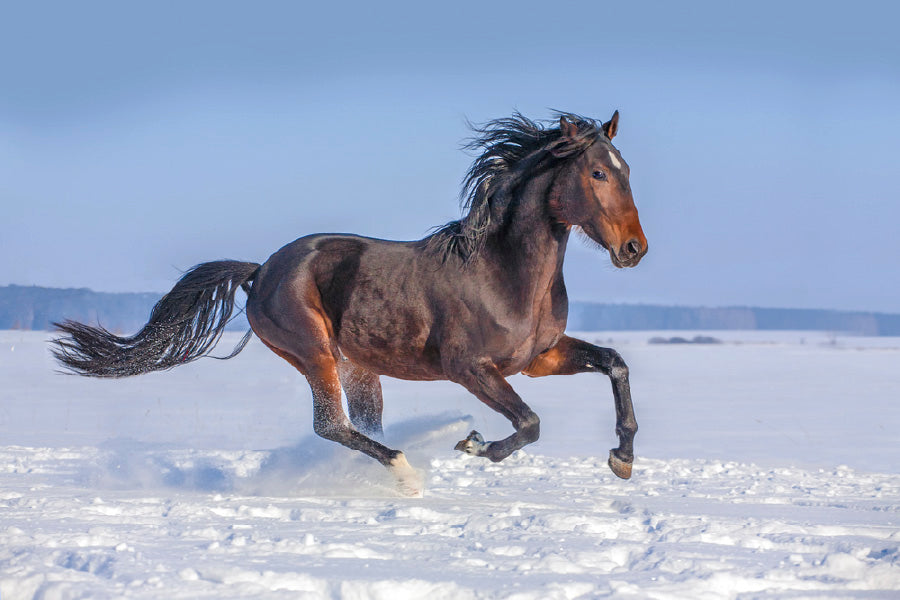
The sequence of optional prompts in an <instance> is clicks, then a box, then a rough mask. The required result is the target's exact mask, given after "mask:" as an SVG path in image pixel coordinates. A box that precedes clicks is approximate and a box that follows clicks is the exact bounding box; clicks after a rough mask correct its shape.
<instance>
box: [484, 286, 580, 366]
mask: <svg viewBox="0 0 900 600" xmlns="http://www.w3.org/2000/svg"><path fill="white" fill-rule="evenodd" d="M557 308H558V307H557ZM565 329H566V318H565V313H564V312H563V313H560V312H559V311H558V310H556V311H554V310H553V306H552V305H551V304H550V303H547V305H546V306H542V307H541V310H538V311H536V312H535V313H534V314H533V315H532V316H531V317H530V318H525V319H523V320H521V321H519V323H518V325H517V327H516V328H515V330H514V332H511V335H510V336H509V337H508V338H507V345H506V349H505V350H506V351H505V352H501V353H499V355H498V356H495V358H494V361H495V363H496V364H497V367H498V368H499V369H500V371H501V372H502V373H503V374H504V375H510V374H514V373H518V372H519V371H521V370H522V369H524V368H525V367H527V366H528V365H529V364H530V363H531V361H532V360H534V358H535V357H536V356H537V355H538V354H540V353H542V352H544V351H546V350H548V349H549V348H552V347H553V346H555V345H556V343H557V342H558V341H559V338H560V337H561V336H562V335H563V333H564V332H565Z"/></svg>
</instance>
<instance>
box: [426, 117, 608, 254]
mask: <svg viewBox="0 0 900 600" xmlns="http://www.w3.org/2000/svg"><path fill="white" fill-rule="evenodd" d="M555 115H556V118H555V119H554V120H553V121H549V122H546V124H545V123H544V122H540V121H532V120H531V119H529V118H527V117H525V116H523V115H522V114H521V113H519V112H515V113H513V115H512V116H511V117H508V118H502V119H495V120H493V121H488V122H487V123H485V124H484V125H480V126H479V125H473V124H471V123H469V127H470V128H471V129H472V131H473V132H475V134H476V135H475V136H474V137H472V138H470V139H469V140H468V141H467V142H466V144H465V145H464V146H463V147H464V148H465V149H466V150H470V151H479V150H480V151H481V154H480V155H479V156H478V158H476V159H475V161H474V162H473V163H472V166H471V167H469V170H468V172H467V173H466V176H465V178H464V180H463V187H462V191H461V192H460V197H461V202H462V209H463V210H464V211H466V214H465V216H463V217H462V218H461V219H458V220H456V221H451V222H449V223H447V224H446V225H443V226H440V227H438V228H436V231H435V232H434V233H433V234H431V235H430V236H428V237H427V238H426V239H425V243H426V248H427V249H428V250H429V251H431V252H434V253H435V254H438V255H439V256H440V257H441V259H442V260H443V261H446V260H448V259H449V258H450V257H452V256H455V257H457V258H458V259H459V260H461V261H462V262H463V263H464V264H467V263H469V262H471V261H472V260H474V259H475V258H476V257H477V256H478V251H479V250H480V249H481V246H482V245H483V242H484V237H485V234H486V232H487V231H488V229H489V228H490V226H491V223H492V212H493V209H494V208H495V207H496V203H495V199H496V198H497V197H498V196H499V195H500V193H501V191H502V190H513V189H515V188H516V187H518V186H519V185H520V184H521V183H523V182H524V181H525V180H527V179H529V178H530V177H532V176H534V175H535V170H534V169H535V167H537V166H538V165H539V164H540V163H541V162H542V161H544V159H546V158H548V157H552V158H554V159H557V160H554V161H553V163H552V165H553V166H555V165H556V164H558V161H559V160H560V159H568V158H571V157H573V156H577V155H578V154H580V153H581V152H583V151H584V150H585V149H587V148H588V147H589V146H590V145H591V144H593V143H594V142H595V141H596V140H597V138H598V137H599V136H601V135H604V133H603V129H602V127H601V124H600V123H599V122H598V121H595V120H594V119H589V118H587V117H582V116H580V115H576V114H573V113H565V112H556V113H555ZM560 118H564V119H566V120H567V121H569V122H570V123H573V124H574V125H575V126H576V127H577V128H578V135H576V136H575V137H572V138H568V137H564V136H563V135H562V132H561V131H560V128H559V119H560ZM552 123H556V126H555V127H551V126H550V125H551V124H552Z"/></svg>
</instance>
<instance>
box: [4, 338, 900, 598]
mask: <svg viewBox="0 0 900 600" xmlns="http://www.w3.org/2000/svg"><path fill="white" fill-rule="evenodd" d="M703 334H704V335H714V336H715V337H718V338H720V339H722V340H723V341H724V342H725V343H723V344H716V345H693V344H691V345H654V344H647V340H648V339H650V338H651V337H654V336H656V335H664V336H670V335H674V333H672V332H631V333H622V332H614V333H586V334H583V337H584V338H586V339H589V340H591V341H597V340H599V341H601V342H602V343H603V344H605V345H610V346H612V347H615V348H617V349H618V350H619V351H620V352H621V354H622V355H623V356H624V358H625V359H626V361H627V362H628V363H629V366H630V370H631V377H632V388H633V393H634V398H635V408H636V414H637V417H638V422H639V424H640V427H641V428H640V431H639V432H638V434H637V437H636V440H635V442H636V445H635V448H636V453H637V458H636V461H635V465H634V474H633V476H632V479H631V480H628V481H623V480H619V479H617V478H616V477H615V476H614V475H613V474H612V473H611V472H610V471H609V469H608V467H607V466H606V456H607V453H608V449H609V448H611V447H613V446H615V445H616V439H615V435H614V431H613V430H614V418H615V417H614V410H613V406H612V394H611V391H610V385H609V382H608V380H607V379H606V378H604V377H602V376H599V375H579V376H574V377H559V378H543V379H534V380H532V379H528V378H525V377H514V378H511V382H512V384H513V386H514V387H515V388H516V389H517V390H518V391H519V392H520V394H521V395H522V396H523V398H524V399H525V400H526V401H527V402H529V404H530V405H531V406H532V408H534V410H535V411H536V412H537V413H538V414H539V415H540V416H541V419H542V437H541V440H540V441H539V442H537V443H536V444H533V445H531V446H528V447H527V448H526V449H525V450H524V451H520V452H517V453H515V454H514V455H513V456H511V457H510V458H508V459H507V460H505V461H503V462H502V463H498V464H493V463H490V462H489V461H485V460H483V459H479V458H473V457H470V456H465V455H462V454H460V453H458V452H454V451H453V450H452V448H453V446H454V444H455V443H456V442H457V441H458V440H460V439H462V438H463V437H465V436H466V434H467V433H468V432H469V430H470V429H473V428H475V429H478V430H479V431H481V432H482V433H483V434H484V435H485V437H486V438H487V439H496V438H497V437H500V436H505V435H507V434H508V433H509V431H510V429H509V425H508V423H507V422H506V421H505V420H504V419H503V418H502V417H500V416H499V415H496V414H494V413H493V412H492V411H490V409H487V408H486V407H483V406H482V405H481V404H480V403H479V402H478V401H477V400H476V399H475V398H473V397H471V396H469V395H468V394H467V393H466V392H465V391H464V390H462V388H459V387H457V386H454V385H453V384H449V383H445V382H432V383H411V382H402V381H396V380H390V379H385V380H384V392H385V394H384V395H385V425H386V433H385V438H386V441H387V443H388V444H389V445H390V446H391V447H395V448H399V449H402V450H404V451H405V453H406V455H407V457H408V458H409V462H410V463H411V464H412V466H413V467H414V468H416V469H417V470H418V471H419V473H420V475H421V477H422V479H423V481H424V486H425V495H424V497H423V498H404V497H401V496H399V495H398V494H397V492H396V489H395V486H394V483H393V481H392V480H391V477H390V475H389V474H388V473H387V471H386V470H385V469H383V468H382V467H380V466H379V465H377V464H376V463H374V462H373V461H371V460H370V459H367V458H366V457H364V456H361V455H358V454H357V453H353V452H351V451H349V450H346V449H343V448H341V447H339V446H336V445H334V444H331V443H330V442H326V441H324V440H321V439H318V438H316V437H315V436H314V435H312V431H311V429H312V427H311V406H310V404H311V402H310V399H309V393H308V391H307V388H306V387H305V384H304V382H303V380H302V378H301V377H300V376H299V375H298V374H296V373H295V372H294V371H293V370H292V369H291V368H290V367H289V366H288V365H287V364H286V363H284V362H283V361H281V359H278V358H277V357H276V356H274V355H273V354H271V353H270V352H269V351H268V350H267V349H266V348H264V347H263V346H262V344H260V343H258V342H252V343H251V344H250V346H248V348H247V349H246V350H245V351H244V353H242V354H241V355H240V356H238V357H236V358H234V359H232V360H229V361H213V360H203V361H199V362H197V363H194V364H191V365H186V366H184V367H180V368H178V369H175V370H173V371H170V372H167V373H161V374H153V375H147V376H142V377H137V378H132V379H127V380H118V381H104V380H91V379H84V378H76V377H71V376H63V375H59V374H56V373H54V372H53V369H54V368H55V367H54V365H53V363H52V361H51V360H50V357H49V355H48V353H47V349H46V345H45V343H44V339H45V337H46V334H43V333H33V332H18V331H2V332H0V381H2V382H3V385H2V389H0V444H2V445H0V598H2V599H3V600H13V599H22V598H45V599H52V598H60V599H64V598H87V597H90V598H175V599H182V598H249V597H253V598H346V599H357V598H359V599H368V598H375V599H377V598H390V599H391V600H403V599H407V598H424V597H427V598H429V599H431V600H439V599H444V598H447V599H456V598H460V599H461V598H466V599H468V598H510V599H520V600H528V599H535V600H537V599H548V598H549V599H555V598H559V599H571V598H597V597H613V598H659V599H668V598H692V599H705V598H812V597H815V598H821V597H828V598H862V597H865V598H896V597H897V593H898V590H900V444H898V443H897V441H898V440H897V433H896V432H897V431H898V430H900V403H898V402H897V394H898V390H900V370H898V369H897V365H898V364H900V362H898V359H900V339H897V338H852V337H843V336H835V335H833V334H816V333H810V332H713V333H710V332H703ZM229 335H231V334H229ZM678 335H682V336H683V337H688V338H690V337H692V336H693V333H687V332H678ZM233 337H235V339H236V337H237V336H233ZM229 341H232V340H229V339H226V340H225V343H224V344H223V345H221V346H220V348H222V353H223V354H227V351H225V350H224V349H225V348H226V347H227V346H226V345H225V344H227V343H228V342H229Z"/></svg>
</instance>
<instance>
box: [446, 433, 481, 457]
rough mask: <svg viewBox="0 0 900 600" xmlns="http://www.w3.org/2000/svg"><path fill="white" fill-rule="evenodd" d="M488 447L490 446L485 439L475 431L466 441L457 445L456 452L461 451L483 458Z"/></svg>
mask: <svg viewBox="0 0 900 600" xmlns="http://www.w3.org/2000/svg"><path fill="white" fill-rule="evenodd" d="M487 446H488V444H486V443H485V441H484V437H482V435H481V434H480V433H478V432H477V431H475V430H474V429H473V430H472V431H471V432H470V433H469V436H468V437H467V438H466V439H464V440H461V441H459V442H458V443H457V444H456V447H455V448H454V450H459V451H460V452H465V453H466V454H471V455H472V456H481V455H482V454H483V453H484V449H485V448H487Z"/></svg>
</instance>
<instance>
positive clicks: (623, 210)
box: [551, 111, 647, 268]
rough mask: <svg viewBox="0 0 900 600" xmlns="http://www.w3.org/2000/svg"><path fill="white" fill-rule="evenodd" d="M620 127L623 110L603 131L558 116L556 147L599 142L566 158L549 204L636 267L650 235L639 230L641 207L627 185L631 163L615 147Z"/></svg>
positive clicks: (616, 261)
mask: <svg viewBox="0 0 900 600" xmlns="http://www.w3.org/2000/svg"><path fill="white" fill-rule="evenodd" d="M618 126H619V111H616V112H615V113H614V114H613V116H612V118H611V119H610V120H609V121H607V122H606V123H603V125H602V127H601V130H602V131H601V132H599V133H597V132H596V129H594V131H593V132H585V131H582V132H580V133H579V128H578V125H577V124H576V123H573V122H571V121H570V120H568V119H567V118H566V117H565V116H562V117H560V120H559V128H560V133H561V138H560V143H559V145H558V146H557V148H558V150H557V151H556V152H554V154H558V155H559V156H565V155H566V154H567V153H568V151H567V148H571V147H572V146H576V144H570V143H569V142H574V141H576V140H577V139H579V136H584V135H595V136H596V139H595V141H594V142H593V143H592V144H590V146H588V148H587V149H585V150H584V151H583V152H581V153H580V154H578V155H577V156H573V157H572V158H571V159H570V160H568V161H566V163H565V164H564V166H563V167H562V170H561V171H560V173H559V174H558V176H557V178H556V185H555V187H554V191H553V194H552V199H551V202H552V204H553V209H554V213H555V214H556V216H557V218H559V219H560V220H561V221H562V222H564V223H566V224H569V225H575V226H578V227H581V229H582V231H584V233H586V234H587V236H588V237H590V238H591V239H592V240H594V241H595V242H597V243H598V244H600V245H601V246H603V247H604V248H606V249H607V250H609V258H610V260H611V261H612V264H613V265H615V266H616V267H619V268H622V267H633V266H635V265H637V264H638V263H639V262H640V260H641V258H643V256H644V255H645V254H646V253H647V238H646V237H645V236H644V231H643V230H642V229H641V222H640V220H639V219H638V211H637V208H635V206H634V198H633V197H632V196H631V185H629V183H628V176H629V168H628V164H627V163H626V162H625V160H624V159H623V158H622V155H621V154H619V151H618V150H617V149H616V148H615V147H614V146H613V145H612V139H613V138H614V137H615V135H616V130H617V129H618Z"/></svg>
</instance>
